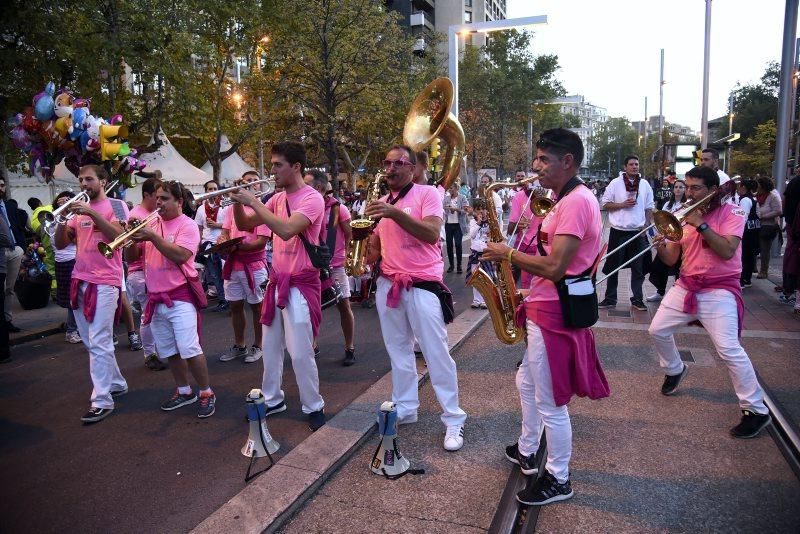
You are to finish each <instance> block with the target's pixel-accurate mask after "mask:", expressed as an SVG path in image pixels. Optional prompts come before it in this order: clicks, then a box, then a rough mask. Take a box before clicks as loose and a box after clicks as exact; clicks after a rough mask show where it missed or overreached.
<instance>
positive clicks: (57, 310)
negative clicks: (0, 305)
mask: <svg viewBox="0 0 800 534" xmlns="http://www.w3.org/2000/svg"><path fill="white" fill-rule="evenodd" d="M11 313H12V314H13V323H14V326H17V327H18V328H19V329H20V330H21V331H20V332H17V333H16V334H11V335H10V336H9V344H10V345H12V346H13V345H19V344H20V343H25V342H28V341H32V340H34V339H39V338H42V337H45V336H49V335H53V334H56V333H59V332H63V331H64V322H65V321H66V320H67V310H66V309H65V308H62V307H60V306H58V305H57V304H56V303H55V302H53V301H52V300H51V301H50V302H48V304H47V306H46V307H44V308H40V309H38V310H23V309H22V306H20V305H19V302H18V301H17V299H16V298H14V299H13V304H12V306H11Z"/></svg>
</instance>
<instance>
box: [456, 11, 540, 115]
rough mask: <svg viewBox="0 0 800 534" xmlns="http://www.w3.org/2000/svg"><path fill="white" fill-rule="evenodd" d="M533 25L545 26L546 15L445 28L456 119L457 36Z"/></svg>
mask: <svg viewBox="0 0 800 534" xmlns="http://www.w3.org/2000/svg"><path fill="white" fill-rule="evenodd" d="M534 24H547V15H540V16H536V17H520V18H516V19H501V20H490V21H487V22H473V23H470V24H454V25H452V26H449V27H448V28H447V39H448V46H447V48H448V58H447V73H448V76H449V77H450V81H451V82H453V107H452V108H451V109H450V111H451V112H452V113H453V115H454V116H455V117H456V118H458V35H459V34H461V35H468V34H470V33H477V32H484V33H489V32H496V31H502V30H510V29H512V28H521V27H524V26H532V25H534Z"/></svg>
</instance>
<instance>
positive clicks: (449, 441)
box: [444, 425, 464, 451]
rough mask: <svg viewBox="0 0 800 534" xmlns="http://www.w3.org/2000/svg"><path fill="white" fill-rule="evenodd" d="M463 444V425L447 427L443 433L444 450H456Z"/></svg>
mask: <svg viewBox="0 0 800 534" xmlns="http://www.w3.org/2000/svg"><path fill="white" fill-rule="evenodd" d="M463 446H464V425H452V426H448V427H447V432H445V435H444V450H446V451H457V450H458V449H460V448H461V447H463Z"/></svg>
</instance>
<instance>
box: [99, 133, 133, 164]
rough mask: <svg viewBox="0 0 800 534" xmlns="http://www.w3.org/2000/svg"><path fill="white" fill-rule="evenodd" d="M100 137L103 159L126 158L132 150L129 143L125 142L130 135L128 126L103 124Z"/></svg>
mask: <svg viewBox="0 0 800 534" xmlns="http://www.w3.org/2000/svg"><path fill="white" fill-rule="evenodd" d="M98 137H99V140H100V159H101V160H102V161H109V160H112V159H118V158H124V157H125V156H127V155H129V154H130V152H131V149H130V147H129V146H128V143H127V142H124V140H125V139H126V138H127V137H128V127H127V126H124V125H121V124H116V125H113V126H112V125H111V124H101V125H100V134H99V135H98Z"/></svg>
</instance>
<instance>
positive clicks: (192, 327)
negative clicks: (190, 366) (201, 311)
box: [150, 300, 203, 360]
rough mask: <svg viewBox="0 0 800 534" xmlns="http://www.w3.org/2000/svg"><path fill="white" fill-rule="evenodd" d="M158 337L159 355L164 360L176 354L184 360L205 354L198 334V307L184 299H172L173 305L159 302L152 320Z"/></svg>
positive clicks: (156, 337) (154, 331)
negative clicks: (168, 305) (169, 305)
mask: <svg viewBox="0 0 800 534" xmlns="http://www.w3.org/2000/svg"><path fill="white" fill-rule="evenodd" d="M150 326H152V327H153V330H152V331H153V337H154V338H155V339H156V349H158V355H159V356H158V357H159V358H160V359H162V360H166V359H167V358H171V357H172V356H175V355H176V354H178V355H180V357H181V358H182V359H184V360H188V359H190V358H194V357H195V356H200V355H201V354H203V349H202V348H201V347H200V337H199V336H198V334H197V309H196V308H195V307H194V304H192V303H190V302H186V301H183V300H174V301H172V307H171V308H169V307H167V305H166V304H164V303H163V302H162V303H159V304H157V305H156V308H155V310H153V318H152V320H151V321H150Z"/></svg>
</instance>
